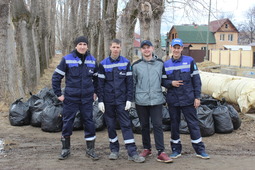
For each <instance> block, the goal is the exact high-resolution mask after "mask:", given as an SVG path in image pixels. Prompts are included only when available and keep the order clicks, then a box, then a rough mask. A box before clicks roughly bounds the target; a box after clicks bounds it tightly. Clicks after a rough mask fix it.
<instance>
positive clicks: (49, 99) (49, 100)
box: [43, 89, 59, 105]
mask: <svg viewBox="0 0 255 170" xmlns="http://www.w3.org/2000/svg"><path fill="white" fill-rule="evenodd" d="M43 100H44V102H45V103H46V104H47V105H51V104H53V103H58V102H59V100H58V97H57V96H56V95H55V94H54V91H53V89H49V90H48V91H45V94H44V96H43Z"/></svg>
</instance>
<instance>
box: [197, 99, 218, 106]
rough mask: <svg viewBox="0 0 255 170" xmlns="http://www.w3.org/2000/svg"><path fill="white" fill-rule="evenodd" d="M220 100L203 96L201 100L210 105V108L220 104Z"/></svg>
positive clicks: (202, 103)
mask: <svg viewBox="0 0 255 170" xmlns="http://www.w3.org/2000/svg"><path fill="white" fill-rule="evenodd" d="M218 102H219V101H218V100H216V99H213V98H211V97H210V98H202V99H201V100H200V103H201V105H206V106H207V107H209V108H210V109H214V108H216V107H217V106H218Z"/></svg>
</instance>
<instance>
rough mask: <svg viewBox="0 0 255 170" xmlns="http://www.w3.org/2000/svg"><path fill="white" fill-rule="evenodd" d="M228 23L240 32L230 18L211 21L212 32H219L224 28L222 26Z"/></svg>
mask: <svg viewBox="0 0 255 170" xmlns="http://www.w3.org/2000/svg"><path fill="white" fill-rule="evenodd" d="M226 22H229V23H230V24H232V26H233V27H234V28H235V30H236V31H237V32H238V30H237V29H236V27H235V26H234V25H233V23H232V22H231V21H230V20H229V19H228V18H224V19H220V20H215V21H211V22H210V24H209V28H210V31H211V32H217V31H218V30H219V29H220V28H221V27H222V25H223V24H225V23H226Z"/></svg>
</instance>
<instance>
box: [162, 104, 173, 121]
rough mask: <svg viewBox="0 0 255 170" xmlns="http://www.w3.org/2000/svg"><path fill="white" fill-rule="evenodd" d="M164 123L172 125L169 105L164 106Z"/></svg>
mask: <svg viewBox="0 0 255 170" xmlns="http://www.w3.org/2000/svg"><path fill="white" fill-rule="evenodd" d="M162 123H163V124H164V125H170V124H171V119H170V114H169V111H168V108H167V106H163V107H162Z"/></svg>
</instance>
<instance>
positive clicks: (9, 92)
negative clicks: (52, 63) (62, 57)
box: [0, 0, 55, 101]
mask: <svg viewBox="0 0 255 170" xmlns="http://www.w3.org/2000/svg"><path fill="white" fill-rule="evenodd" d="M53 1H54V0H53ZM53 1H51V2H46V1H43V0H37V2H36V3H35V1H31V3H30V1H27V2H29V4H26V2H25V1H24V0H12V1H9V0H4V1H1V2H0V6H1V12H0V13H1V14H0V16H1V26H0V32H1V34H2V36H1V37H0V44H2V46H1V47H2V48H0V49H1V55H3V56H2V57H1V63H0V64H1V66H0V70H1V72H0V78H1V83H0V91H1V92H0V99H4V100H5V101H13V100H14V99H16V98H18V97H20V96H24V94H27V93H28V92H29V91H34V89H35V87H36V85H37V84H38V82H39V78H40V76H41V74H42V73H43V70H44V69H45V68H47V66H48V63H49V59H50V58H51V56H52V55H54V39H55V35H54V31H53V30H54V26H53V28H52V27H51V26H50V25H51V23H52V22H54V14H53V16H52V13H54V12H53V11H54V8H55V7H52V6H54V2H53ZM51 7H52V8H53V9H52V8H51ZM52 38H53V39H52ZM3 44H4V45H3Z"/></svg>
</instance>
